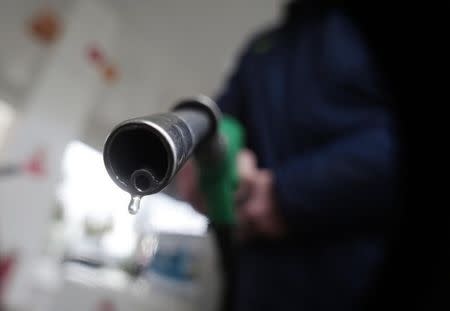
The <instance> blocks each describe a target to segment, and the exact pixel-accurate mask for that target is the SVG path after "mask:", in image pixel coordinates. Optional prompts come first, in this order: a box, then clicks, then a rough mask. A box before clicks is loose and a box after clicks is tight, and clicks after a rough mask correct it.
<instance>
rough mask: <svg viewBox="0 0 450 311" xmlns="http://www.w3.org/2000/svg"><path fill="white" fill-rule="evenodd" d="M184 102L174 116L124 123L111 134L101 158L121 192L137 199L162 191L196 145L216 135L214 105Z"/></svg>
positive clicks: (146, 118) (169, 114) (168, 114)
mask: <svg viewBox="0 0 450 311" xmlns="http://www.w3.org/2000/svg"><path fill="white" fill-rule="evenodd" d="M186 102H187V103H189V105H187V104H184V105H178V106H177V108H176V109H175V110H174V111H173V112H169V113H165V114H156V115H152V116H149V117H144V118H136V119H131V120H127V121H125V122H123V123H121V124H119V125H118V126H117V127H116V128H114V129H113V131H112V132H111V133H110V135H109V136H108V138H107V140H106V142H105V146H104V150H103V158H104V162H105V166H106V169H107V171H108V173H109V175H110V176H111V178H112V179H113V181H114V182H115V183H116V184H117V185H119V186H120V187H121V188H122V189H124V190H125V191H127V192H129V193H131V194H135V195H140V196H144V195H148V194H152V193H156V192H159V191H161V190H162V189H163V188H165V187H166V186H167V185H168V184H169V183H170V181H171V180H172V178H173V177H174V175H175V174H176V173H177V172H178V170H179V169H180V168H181V167H182V165H183V164H184V163H185V162H186V160H187V159H188V158H189V157H190V156H191V154H192V152H193V150H194V149H195V148H196V147H197V145H198V144H199V143H201V142H202V141H203V140H204V139H205V138H207V137H211V133H212V132H215V131H216V129H217V120H216V119H214V118H213V117H212V116H215V115H216V111H214V114H213V113H212V112H211V111H210V110H211V109H212V108H210V107H215V106H214V105H215V104H214V103H213V102H207V104H206V103H204V102H202V101H201V100H197V102H195V101H194V100H190V101H186ZM205 102H206V101H205Z"/></svg>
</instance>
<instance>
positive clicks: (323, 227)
mask: <svg viewBox="0 0 450 311" xmlns="http://www.w3.org/2000/svg"><path fill="white" fill-rule="evenodd" d="M398 151H399V150H398V144H397V139H396V135H395V130H394V128H393V127H392V122H388V121H384V122H381V123H379V124H376V125H371V126H367V127H365V128H361V129H359V130H357V131H355V132H353V133H352V134H348V135H347V136H344V137H341V138H340V139H338V140H335V141H333V142H331V143H329V144H327V145H324V146H322V147H321V148H319V149H316V150H314V151H312V152H309V153H306V154H303V155H297V156H295V157H293V158H292V159H291V160H290V161H288V162H287V163H284V164H282V165H280V166H279V167H276V168H275V169H274V179H275V195H276V197H277V200H278V203H279V206H280V209H281V214H282V215H283V216H284V219H285V220H286V222H287V224H288V225H289V226H290V228H291V229H293V230H294V231H300V232H303V233H305V232H308V233H319V232H328V233H329V232H346V230H353V229H357V230H359V229H363V230H364V229H369V228H370V227H372V226H380V225H383V226H384V221H385V220H386V219H389V217H386V216H387V215H388V214H389V212H391V211H392V205H393V204H394V199H395V198H394V195H395V194H396V193H397V192H396V180H397V179H396V176H397V173H398V172H397V155H398ZM358 228H359V229H358Z"/></svg>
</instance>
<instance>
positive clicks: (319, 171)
mask: <svg viewBox="0 0 450 311" xmlns="http://www.w3.org/2000/svg"><path fill="white" fill-rule="evenodd" d="M217 103H218V105H219V106H220V108H221V109H222V111H223V113H225V114H229V115H231V116H233V117H235V118H236V119H237V120H239V121H240V122H241V124H242V125H243V126H244V128H245V131H246V143H247V145H246V149H245V150H244V151H243V152H242V153H241V154H240V156H239V159H238V160H239V161H238V167H239V173H240V176H241V183H240V186H239V189H238V191H237V194H236V200H237V202H239V204H238V206H237V214H238V231H239V233H240V234H239V237H240V239H239V245H238V249H237V256H238V260H237V265H238V270H237V276H236V288H235V295H236V296H235V297H236V298H235V309H236V310H238V311H251V310H258V311H266V310H267V311H269V310H284V311H288V310H305V311H308V310H362V309H363V308H364V307H365V305H366V304H367V302H368V301H369V300H370V299H369V298H370V296H371V295H373V293H374V292H373V291H374V288H375V284H376V283H377V281H378V277H379V273H380V272H381V270H382V268H383V265H384V263H385V260H386V256H387V248H388V244H389V241H390V238H391V234H392V227H393V226H394V225H395V219H396V218H395V217H394V215H395V213H396V194H397V185H398V176H397V164H398V154H399V143H398V136H397V132H396V126H397V124H396V119H395V117H394V114H393V112H392V109H391V107H392V105H393V99H392V96H391V93H390V89H389V86H388V83H386V79H385V77H384V75H383V71H382V70H381V69H380V67H379V66H378V65H377V59H376V57H375V55H374V54H373V53H372V52H371V49H370V44H369V42H368V40H367V38H366V37H365V36H364V33H363V32H362V31H361V30H360V29H359V27H358V24H357V23H355V22H354V21H353V20H352V18H350V16H349V15H348V14H346V12H345V10H343V9H342V8H340V7H338V6H331V5H329V6H321V5H317V3H316V2H314V1H292V2H290V3H289V4H288V7H287V9H286V14H285V16H284V18H283V20H282V22H281V23H279V24H278V25H276V26H275V27H272V28H270V29H268V30H264V31H262V32H260V33H258V34H257V35H255V36H254V37H253V38H252V39H251V40H249V42H248V43H247V45H246V46H245V47H244V48H243V49H242V50H241V52H240V55H239V58H238V62H237V65H236V67H235V69H234V70H233V71H232V73H231V75H230V76H229V78H228V81H227V83H226V85H225V87H224V88H223V89H222V91H221V93H220V94H219V96H218V97H217ZM195 178H196V175H195V167H194V166H193V164H192V163H190V164H188V165H186V166H185V167H184V169H183V170H182V171H181V172H180V174H179V176H178V179H177V185H178V191H179V194H180V196H181V197H182V198H184V199H186V200H188V201H189V202H191V203H192V204H193V205H194V206H197V207H198V208H199V209H203V210H204V209H205V208H206V209H207V207H204V206H203V207H202V205H203V199H202V196H201V194H200V192H199V190H198V188H197V186H196V182H195V180H196V179H195Z"/></svg>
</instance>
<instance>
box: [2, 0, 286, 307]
mask: <svg viewBox="0 0 450 311" xmlns="http://www.w3.org/2000/svg"><path fill="white" fill-rule="evenodd" d="M282 2H283V1H273V0H230V1H220V0H214V1H213V0H189V1H186V0H184V1H183V0H150V1H144V0H142V1H124V0H47V1H40V0H0V25H1V27H0V42H1V44H0V309H1V310H155V311H159V310H171V311H177V310H214V309H215V308H216V304H217V297H218V296H217V295H218V292H219V291H220V284H221V283H220V274H219V273H218V272H217V271H218V269H217V266H216V265H217V263H216V258H217V256H216V250H215V248H214V243H213V242H212V241H211V238H210V237H209V236H208V234H206V225H207V222H206V219H205V218H204V217H203V216H201V215H199V214H197V213H196V212H194V211H193V210H192V209H191V208H190V206H189V205H187V204H186V203H183V202H180V201H177V200H176V199H174V198H172V197H171V196H169V195H168V194H166V193H160V194H157V195H154V196H151V197H147V198H145V199H144V201H143V207H142V208H141V211H140V212H139V213H138V214H137V215H136V216H131V215H130V214H129V213H128V210H127V205H128V201H129V196H128V195H127V194H126V193H125V192H123V191H122V190H120V189H119V188H118V187H117V186H115V185H114V184H113V183H112V181H111V180H110V179H109V177H108V176H107V173H106V171H105V169H104V166H103V160H102V156H101V150H102V146H103V142H104V140H105V138H106V136H107V134H108V132H109V131H110V130H111V129H112V127H113V126H114V125H116V124H117V123H118V122H120V121H122V120H125V119H128V118H131V117H135V116H141V115H146V114H151V113H155V112H160V111H161V112H162V111H167V110H168V109H169V108H170V107H171V106H172V105H173V104H174V103H176V101H177V100H178V99H180V98H183V97H186V96H191V95H197V94H199V93H202V94H205V95H208V96H214V95H215V94H216V92H217V91H218V88H219V87H220V85H221V83H222V82H223V79H224V78H225V76H226V74H227V73H228V71H229V70H230V66H231V65H232V64H233V61H234V59H235V56H236V53H237V51H239V49H240V47H241V45H242V44H243V43H244V41H245V40H246V39H247V36H248V35H250V34H251V33H253V32H254V31H255V30H257V29H260V28H261V27H262V26H264V25H267V24H270V23H272V22H273V21H275V20H276V18H277V16H278V14H279V9H280V3H282ZM206 25H207V26H206Z"/></svg>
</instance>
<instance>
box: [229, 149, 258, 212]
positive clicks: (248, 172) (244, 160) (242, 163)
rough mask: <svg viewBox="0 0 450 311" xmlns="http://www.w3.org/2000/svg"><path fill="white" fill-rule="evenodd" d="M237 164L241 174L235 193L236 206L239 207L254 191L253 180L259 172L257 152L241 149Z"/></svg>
mask: <svg viewBox="0 0 450 311" xmlns="http://www.w3.org/2000/svg"><path fill="white" fill-rule="evenodd" d="M236 162H237V163H236V166H237V171H238V175H239V186H238V189H237V191H236V193H235V202H236V206H237V207H238V208H239V206H240V205H242V204H243V203H244V202H245V201H247V200H248V197H249V196H250V194H251V191H252V182H253V179H254V176H255V174H256V173H257V171H258V169H257V163H256V156H255V154H254V153H253V152H252V151H250V150H248V149H245V150H243V151H241V152H240V153H239V154H238V156H237V159H236Z"/></svg>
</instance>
